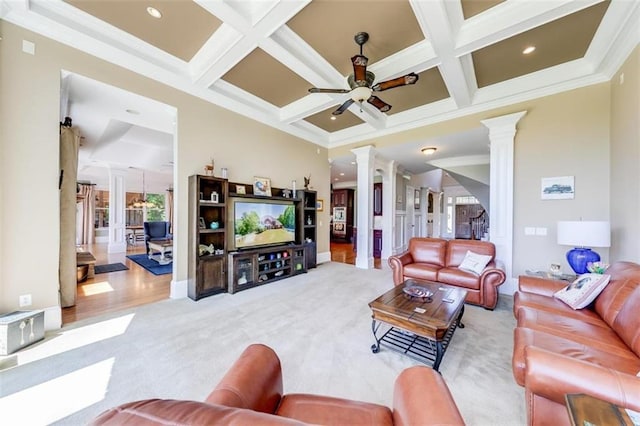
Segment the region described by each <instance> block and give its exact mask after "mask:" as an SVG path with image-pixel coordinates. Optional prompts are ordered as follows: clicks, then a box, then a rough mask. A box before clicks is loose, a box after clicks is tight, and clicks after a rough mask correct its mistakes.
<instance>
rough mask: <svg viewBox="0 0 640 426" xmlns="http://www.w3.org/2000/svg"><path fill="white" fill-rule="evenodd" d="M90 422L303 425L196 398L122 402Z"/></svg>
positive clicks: (118, 424) (122, 423) (143, 425)
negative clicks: (193, 399) (189, 399)
mask: <svg viewBox="0 0 640 426" xmlns="http://www.w3.org/2000/svg"><path fill="white" fill-rule="evenodd" d="M90 424H91V425H93V426H96V425H113V426H120V425H124V424H131V425H139V426H145V425H149V426H151V425H153V426H158V425H185V426H187V425H194V426H195V425H211V424H221V425H222V424H224V425H238V426H244V425H248V424H250V425H257V426H262V425H303V424H304V423H300V422H299V421H295V420H293V419H286V418H283V417H278V416H274V415H270V414H265V413H259V412H257V411H251V410H244V409H240V408H231V407H224V406H221V405H214V404H207V403H204V402H196V401H178V400H171V399H148V400H144V401H135V402H129V403H126V404H122V405H120V406H118V407H115V408H111V409H109V410H107V411H105V412H104V413H102V414H101V415H100V416H98V417H97V418H95V419H94V420H93V421H92V422H91V423H90Z"/></svg>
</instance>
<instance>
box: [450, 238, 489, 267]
mask: <svg viewBox="0 0 640 426" xmlns="http://www.w3.org/2000/svg"><path fill="white" fill-rule="evenodd" d="M467 251H472V252H474V253H478V254H482V255H486V256H491V259H493V258H494V257H495V255H496V246H495V245H493V243H491V242H488V241H478V240H449V241H448V243H447V254H446V257H445V264H444V266H446V267H448V268H451V267H458V266H460V264H461V263H462V261H463V260H464V258H465V256H466V255H467Z"/></svg>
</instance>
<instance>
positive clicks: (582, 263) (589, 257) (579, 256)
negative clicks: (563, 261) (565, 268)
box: [567, 247, 600, 275]
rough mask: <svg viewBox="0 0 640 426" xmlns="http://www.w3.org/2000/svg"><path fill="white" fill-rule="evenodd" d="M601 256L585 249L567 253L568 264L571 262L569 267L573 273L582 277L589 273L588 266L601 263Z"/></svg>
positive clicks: (580, 248)
mask: <svg viewBox="0 0 640 426" xmlns="http://www.w3.org/2000/svg"><path fill="white" fill-rule="evenodd" d="M599 261H600V255H599V254H598V253H596V252H595V251H593V250H591V249H588V248H584V247H576V248H574V249H573V250H569V251H568V252H567V262H569V266H571V269H573V271H574V272H575V273H576V274H578V275H580V274H586V273H587V272H589V270H588V269H587V265H588V264H589V263H590V262H599Z"/></svg>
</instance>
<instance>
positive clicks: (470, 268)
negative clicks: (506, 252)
mask: <svg viewBox="0 0 640 426" xmlns="http://www.w3.org/2000/svg"><path fill="white" fill-rule="evenodd" d="M491 258H492V257H491V256H488V255H484V254H478V253H474V252H472V251H469V250H467V254H466V255H465V257H464V259H463V260H462V263H461V264H460V266H458V269H461V270H463V271H467V272H471V273H472V274H476V275H480V274H481V273H482V271H484V268H485V267H486V266H487V264H488V263H489V262H491Z"/></svg>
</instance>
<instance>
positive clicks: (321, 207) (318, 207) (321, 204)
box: [316, 199, 324, 212]
mask: <svg viewBox="0 0 640 426" xmlns="http://www.w3.org/2000/svg"><path fill="white" fill-rule="evenodd" d="M316 210H318V211H319V212H321V211H323V210H324V200H322V199H318V200H317V201H316Z"/></svg>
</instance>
